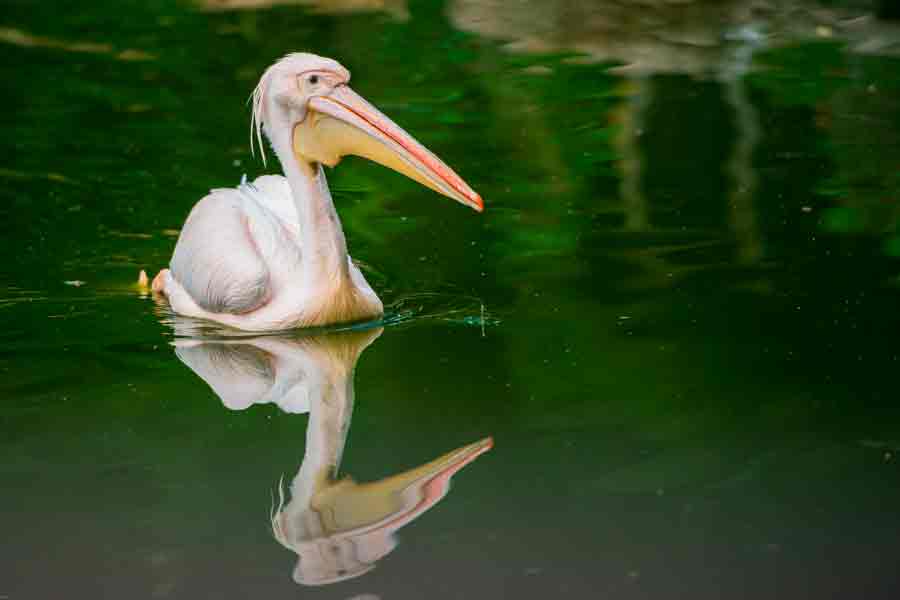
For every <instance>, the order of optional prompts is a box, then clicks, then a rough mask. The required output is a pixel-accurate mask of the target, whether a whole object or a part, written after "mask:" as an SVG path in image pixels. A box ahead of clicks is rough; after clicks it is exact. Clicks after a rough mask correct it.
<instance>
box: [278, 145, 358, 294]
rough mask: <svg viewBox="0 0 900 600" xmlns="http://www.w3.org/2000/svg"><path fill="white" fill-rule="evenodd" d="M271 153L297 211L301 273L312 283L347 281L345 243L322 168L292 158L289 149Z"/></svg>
mask: <svg viewBox="0 0 900 600" xmlns="http://www.w3.org/2000/svg"><path fill="white" fill-rule="evenodd" d="M275 151H276V153H277V154H278V158H279V159H280V161H281V167H282V169H283V170H284V174H285V176H286V177H287V180H288V184H290V187H291V195H292V196H293V199H294V206H295V207H296V209H297V219H298V223H297V224H298V226H299V229H300V243H301V244H302V249H303V258H302V260H303V261H304V263H306V264H305V269H304V273H305V274H306V276H307V277H309V278H310V281H312V282H322V281H327V280H330V279H335V280H342V279H346V278H348V277H349V265H348V262H347V241H346V239H345V238H344V230H343V229H342V228H341V221H340V219H338V215H337V211H336V210H335V208H334V202H333V201H332V199H331V192H330V191H329V190H328V182H327V181H326V179H325V171H324V170H323V169H322V165H320V164H318V163H316V164H311V163H308V162H306V161H304V160H301V159H299V158H297V157H295V156H294V153H293V151H292V150H291V147H290V145H287V147H286V148H284V147H277V146H276V148H275Z"/></svg>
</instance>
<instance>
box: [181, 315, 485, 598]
mask: <svg viewBox="0 0 900 600" xmlns="http://www.w3.org/2000/svg"><path fill="white" fill-rule="evenodd" d="M380 334H381V329H372V330H368V331H356V332H344V333H340V334H331V335H321V336H314V337H313V336H310V337H296V338H290V337H274V336H264V337H256V338H250V339H248V338H240V339H231V340H229V339H218V340H210V339H205V340H199V339H180V340H178V341H176V342H175V346H176V348H175V352H176V354H177V355H178V358H179V359H181V361H182V362H183V363H184V364H185V365H187V366H188V367H190V369H191V370H193V371H194V373H196V374H197V375H199V376H200V377H201V378H202V379H203V380H204V381H205V382H206V383H207V384H209V386H210V387H211V388H212V389H213V391H214V392H215V393H216V394H217V395H218V396H219V397H220V398H221V399H222V402H223V404H225V406H227V407H228V408H230V409H232V410H243V409H246V408H247V407H249V406H251V405H253V404H263V403H269V402H271V403H275V404H277V405H278V406H279V407H280V408H281V409H282V410H284V411H285V412H289V413H304V412H308V413H309V424H308V427H307V432H306V448H305V452H304V456H303V462H302V464H301V465H300V470H299V471H298V472H297V475H296V476H295V477H294V479H293V481H292V482H291V484H290V500H289V501H288V502H285V501H284V497H283V493H281V490H279V492H280V495H281V498H280V500H279V503H278V506H277V507H276V509H275V511H274V514H273V515H272V530H273V532H274V534H275V538H276V539H277V540H278V541H279V542H280V543H281V544H282V545H283V546H284V547H286V548H288V549H290V550H292V551H294V552H296V553H297V556H298V561H297V566H296V568H295V569H294V580H295V581H296V582H297V583H300V584H304V585H323V584H328V583H334V582H337V581H342V580H345V579H350V578H353V577H358V576H360V575H362V574H364V573H366V572H368V571H370V570H371V569H372V568H374V566H375V563H376V562H377V561H378V560H380V559H381V558H383V557H384V556H386V555H387V554H389V553H390V552H391V551H392V550H393V549H394V547H395V546H396V540H395V538H394V532H395V531H396V530H397V529H399V528H400V527H402V526H404V525H406V524H407V523H409V522H410V521H412V520H414V519H416V518H417V517H419V516H420V515H422V514H423V513H424V512H425V511H427V510H428V509H429V508H431V507H432V506H434V505H435V504H436V503H437V502H438V501H439V500H441V498H443V497H444V496H445V495H446V493H447V491H448V490H449V485H450V478H451V476H452V475H453V474H454V473H456V472H457V471H459V470H460V469H461V468H462V467H464V466H465V465H467V464H468V463H470V462H472V461H473V460H474V459H475V458H477V457H478V456H479V455H481V454H482V453H484V452H486V451H487V450H489V449H490V448H491V446H492V440H491V439H490V438H486V439H483V440H480V441H478V442H475V443H473V444H470V445H468V446H463V447H462V448H458V449H456V450H454V451H452V452H449V453H447V454H445V455H443V456H441V457H439V458H437V459H435V460H433V461H431V462H428V463H426V464H424V465H421V466H419V467H416V468H414V469H410V470H408V471H405V472H402V473H399V474H397V475H393V476H390V477H386V478H384V479H381V480H379V481H375V482H370V483H357V482H356V481H354V480H353V479H352V478H350V477H343V478H341V477H339V476H338V470H339V465H340V462H341V454H342V452H343V449H344V444H345V443H346V440H347V433H348V430H349V427H350V418H351V415H352V412H353V397H354V388H353V373H354V369H355V367H356V362H357V360H358V358H359V356H360V354H362V352H363V350H365V348H366V347H367V346H368V345H369V344H371V343H372V342H373V341H374V340H375V339H376V338H377V337H378V336H379V335H380Z"/></svg>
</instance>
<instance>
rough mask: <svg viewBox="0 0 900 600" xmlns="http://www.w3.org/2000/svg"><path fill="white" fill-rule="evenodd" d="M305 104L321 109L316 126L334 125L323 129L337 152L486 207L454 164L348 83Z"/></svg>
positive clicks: (458, 200)
mask: <svg viewBox="0 0 900 600" xmlns="http://www.w3.org/2000/svg"><path fill="white" fill-rule="evenodd" d="M309 108H310V109H312V111H314V112H315V113H319V115H320V117H319V118H318V122H317V127H322V128H329V127H331V128H333V129H332V130H330V131H329V132H328V133H327V134H326V135H327V136H328V138H329V143H328V145H329V146H330V147H331V149H332V150H333V151H335V152H336V153H337V154H338V155H340V156H342V155H345V154H356V155H358V156H363V157H365V158H368V159H370V160H374V161H375V162H378V163H380V164H382V165H384V166H386V167H388V168H391V169H394V170H395V171H398V172H400V173H403V174H404V175H406V176H407V177H409V178H411V179H414V180H416V181H418V182H419V183H421V184H422V185H425V186H427V187H429V188H431V189H433V190H435V191H436V192H439V193H441V194H444V195H445V196H448V197H450V198H453V199H454V200H456V201H457V202H460V203H462V204H465V205H467V206H470V207H472V208H473V209H475V210H476V211H478V212H481V211H482V210H484V202H482V200H481V196H479V195H478V193H477V192H475V190H473V189H472V188H471V187H469V185H468V184H467V183H466V182H465V181H463V180H462V178H461V177H460V176H459V175H457V174H456V173H455V172H454V171H453V169H451V168H450V167H448V166H447V165H446V164H445V163H444V162H443V161H442V160H441V159H439V158H438V157H437V156H435V155H434V154H432V153H431V152H430V151H429V150H428V149H427V148H425V146H423V145H422V144H420V143H419V142H417V141H416V140H415V138H413V137H412V136H411V135H409V134H408V133H407V132H406V131H404V130H403V129H402V128H401V127H400V126H399V125H397V124H396V123H394V122H393V121H392V120H390V119H389V118H388V117H387V116H385V115H384V114H383V113H382V112H381V111H379V110H378V109H377V108H375V107H374V106H372V105H371V104H369V103H368V102H366V101H365V100H364V99H363V98H362V97H361V96H360V95H359V94H357V93H356V92H354V91H353V90H352V89H350V88H349V87H348V86H347V85H339V86H338V87H336V88H334V90H333V91H332V93H331V94H329V95H328V96H315V97H313V98H312V99H310V101H309ZM322 116H324V117H326V118H321V117H322ZM327 117H331V119H328V118H327ZM348 125H349V126H350V127H346V126H348ZM335 126H336V127H335ZM322 133H323V134H325V132H324V131H323V132H322ZM360 134H362V135H360Z"/></svg>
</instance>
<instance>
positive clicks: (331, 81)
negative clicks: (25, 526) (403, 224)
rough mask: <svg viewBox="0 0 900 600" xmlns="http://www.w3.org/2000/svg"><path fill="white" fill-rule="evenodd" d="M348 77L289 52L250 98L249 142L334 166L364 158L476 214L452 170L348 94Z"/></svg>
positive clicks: (469, 192)
mask: <svg viewBox="0 0 900 600" xmlns="http://www.w3.org/2000/svg"><path fill="white" fill-rule="evenodd" d="M349 81H350V72H349V71H347V69H345V68H344V67H343V66H341V65H340V64H339V63H338V62H337V61H334V60H331V59H330V58H323V57H321V56H316V55H315V54H305V53H296V54H289V55H288V56H286V57H284V58H282V59H281V60H279V61H278V62H277V63H275V64H274V65H272V66H271V67H269V68H268V69H267V70H266V72H265V73H264V74H263V76H262V78H261V79H260V81H259V85H257V87H256V90H255V91H254V93H253V121H252V123H251V128H254V124H255V132H254V131H251V136H252V135H253V134H254V133H255V135H256V140H257V141H258V142H259V145H260V149H261V150H262V139H261V135H260V128H261V129H262V130H263V131H265V133H266V136H268V138H269V139H270V140H271V141H272V145H273V146H274V147H275V149H276V151H277V152H278V153H279V158H281V159H282V161H284V160H285V158H287V157H286V155H285V154H286V153H287V152H290V153H291V154H292V155H293V158H294V159H295V160H297V161H298V162H300V163H301V164H307V165H315V164H317V163H321V164H325V165H328V166H330V167H333V166H334V165H336V164H338V162H340V160H341V158H342V157H344V156H346V155H348V154H355V155H357V156H363V157H365V158H368V159H369V160H373V161H375V162H377V163H380V164H382V165H384V166H386V167H388V168H391V169H394V170H395V171H397V172H399V173H402V174H404V175H406V176H407V177H409V178H411V179H414V180H416V181H418V182H419V183H421V184H422V185H425V186H427V187H429V188H431V189H433V190H435V191H436V192H439V193H441V194H444V195H445V196H449V197H450V198H453V199H454V200H456V201H457V202H460V203H462V204H465V205H466V206H470V207H472V208H474V209H475V210H477V211H479V212H480V211H481V210H483V208H484V204H483V203H482V201H481V196H479V195H478V194H477V193H476V192H475V191H474V190H473V189H472V188H470V187H469V186H468V185H467V184H466V182H465V181H463V180H462V179H461V178H460V177H459V175H457V174H456V173H454V172H453V169H451V168H450V167H448V166H447V165H446V164H444V162H443V161H441V159H439V158H438V157H437V156H435V155H434V154H432V153H431V152H429V151H428V149H427V148H425V147H424V146H422V144H420V143H419V142H417V141H416V140H415V138H413V137H412V136H411V135H409V134H408V133H406V132H405V131H404V130H403V129H402V128H400V126H398V125H397V124H396V123H394V122H393V121H391V120H390V119H389V118H388V117H386V116H385V115H384V114H382V113H381V112H380V111H379V110H378V109H377V108H375V107H374V106H372V105H371V104H369V103H368V102H366V101H365V100H364V99H363V98H362V97H361V96H359V95H358V94H357V93H356V92H354V91H353V90H352V89H350V86H349V85H348V82H349Z"/></svg>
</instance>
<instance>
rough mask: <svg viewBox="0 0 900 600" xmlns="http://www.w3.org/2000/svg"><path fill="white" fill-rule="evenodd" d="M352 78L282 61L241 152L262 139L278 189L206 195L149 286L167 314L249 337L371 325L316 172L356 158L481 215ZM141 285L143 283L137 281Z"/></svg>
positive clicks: (374, 299) (269, 179) (261, 182)
mask: <svg viewBox="0 0 900 600" xmlns="http://www.w3.org/2000/svg"><path fill="white" fill-rule="evenodd" d="M348 81H350V73H349V72H348V71H347V69H345V68H344V67H342V66H341V65H340V64H338V63H337V62H336V61H334V60H331V59H328V58H323V57H321V56H316V55H314V54H304V53H296V54H289V55H288V56H286V57H284V58H283V59H281V60H279V61H278V62H276V63H275V64H274V65H272V66H271V67H269V68H268V69H267V70H266V72H265V73H264V74H263V76H262V78H261V79H260V81H259V85H257V86H256V90H255V91H254V92H253V114H252V118H251V121H250V129H251V132H250V135H251V147H252V145H253V137H254V134H255V137H256V141H257V142H258V143H259V146H260V150H261V151H262V152H263V159H264V160H265V150H264V149H263V148H262V135H261V131H262V132H265V134H266V137H268V138H269V141H270V142H271V145H272V148H273V149H274V151H275V154H276V155H277V156H278V159H279V161H280V162H281V167H282V170H283V171H284V173H285V177H281V176H275V175H264V176H262V177H259V178H257V179H256V180H255V181H254V182H253V183H252V184H248V183H242V184H241V185H239V186H238V187H237V188H231V189H215V190H212V191H211V192H210V193H209V194H208V195H207V196H206V197H204V198H203V199H202V200H200V201H199V202H198V203H197V204H196V205H195V206H194V208H193V210H192V211H191V213H190V215H188V218H187V220H186V221H185V223H184V226H183V227H182V229H181V235H180V237H179V238H178V243H177V244H176V246H175V252H174V254H173V256H172V260H171V262H170V264H169V268H168V269H163V270H162V271H160V272H159V274H158V275H157V276H156V277H155V278H154V280H153V286H152V287H153V290H154V292H157V293H160V294H163V295H164V296H165V297H166V298H167V299H168V302H169V305H170V306H171V308H172V310H173V311H175V312H176V313H179V314H182V315H186V316H191V317H199V318H204V319H210V320H213V321H217V322H219V323H223V324H225V325H228V326H231V327H236V328H239V329H244V330H249V331H270V330H277V329H287V328H290V327H303V326H314V325H326V324H329V323H340V322H350V321H361V320H367V319H374V318H377V317H379V316H381V315H382V313H383V310H384V309H383V306H382V303H381V300H379V299H378V296H377V295H376V294H375V292H373V291H372V288H371V287H370V286H369V284H368V283H367V282H366V280H365V278H364V277H363V275H362V273H360V271H359V269H358V268H357V267H356V265H354V263H353V262H352V261H351V259H350V257H349V256H348V254H347V243H346V241H345V239H344V232H343V230H342V229H341V223H340V221H339V220H338V216H337V212H336V211H335V208H334V203H333V202H332V199H331V194H330V192H329V191H328V184H327V182H326V181H325V173H324V170H323V169H322V165H328V166H329V167H333V166H334V165H336V164H337V163H338V162H339V161H340V160H341V158H342V157H343V156H346V155H348V154H356V155H358V156H363V157H366V158H368V159H370V160H373V161H375V162H378V163H380V164H382V165H384V166H386V167H389V168H391V169H394V170H395V171H398V172H400V173H403V174H404V175H406V176H407V177H410V178H411V179H415V180H416V181H418V182H419V183H421V184H423V185H425V186H427V187H430V188H431V189H433V190H435V191H437V192H439V193H441V194H444V195H445V196H449V197H450V198H453V199H454V200H456V201H458V202H461V203H462V204H465V205H467V206H470V207H472V208H474V209H475V210H476V211H479V212H480V211H481V210H482V209H483V207H484V205H483V203H482V201H481V197H480V196H479V195H478V194H477V193H475V191H474V190H472V188H470V187H469V186H468V185H467V184H466V183H465V182H464V181H463V180H462V179H461V178H460V177H459V176H458V175H457V174H456V173H454V172H453V170H452V169H451V168H450V167H448V166H447V165H445V164H444V163H443V162H442V161H441V160H440V159H439V158H437V157H436V156H435V155H434V154H432V153H431V152H429V151H428V150H427V149H426V148H425V147H424V146H422V145H421V144H419V143H418V142H417V141H416V140H415V139H413V137H412V136H410V135H409V134H408V133H406V132H405V131H404V130H403V129H401V128H400V127H399V126H398V125H397V124H395V123H394V122H393V121H391V120H390V119H389V118H388V117H386V116H385V115H383V114H382V113H381V112H380V111H378V109H376V108H375V107H374V106H372V105H371V104H369V103H368V102H366V101H365V100H364V99H363V98H362V97H360V96H359V95H357V94H356V93H355V92H354V91H353V90H351V89H350V87H349V86H348V85H347V82H348ZM142 279H145V277H142Z"/></svg>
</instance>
